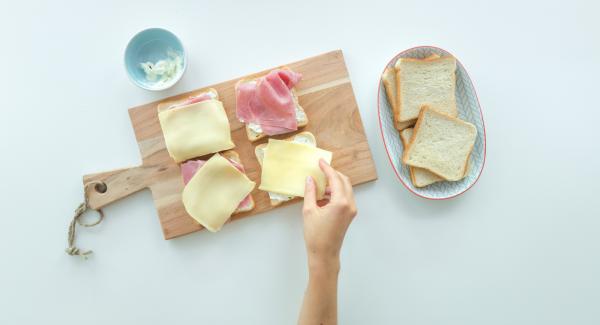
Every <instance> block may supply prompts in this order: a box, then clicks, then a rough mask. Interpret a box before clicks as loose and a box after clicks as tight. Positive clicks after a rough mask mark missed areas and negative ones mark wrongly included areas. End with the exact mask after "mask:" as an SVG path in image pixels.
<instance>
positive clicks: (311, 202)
mask: <svg viewBox="0 0 600 325" xmlns="http://www.w3.org/2000/svg"><path fill="white" fill-rule="evenodd" d="M316 207H317V193H316V188H315V181H314V180H313V178H312V176H307V177H306V184H305V185H304V209H313V208H316Z"/></svg>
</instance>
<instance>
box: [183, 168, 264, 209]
mask: <svg viewBox="0 0 600 325" xmlns="http://www.w3.org/2000/svg"><path fill="white" fill-rule="evenodd" d="M227 160H229V162H230V163H231V164H232V165H233V167H235V168H237V170H239V171H241V172H242V173H244V172H245V171H244V166H242V165H241V164H240V163H238V162H237V161H234V160H231V159H229V158H227ZM205 163H206V160H188V161H186V162H185V163H183V164H182V165H181V176H182V177H183V184H184V185H187V183H189V182H190V179H192V177H194V175H195V174H196V172H197V171H198V169H200V168H201V167H202V166H204V164H205ZM251 200H252V199H251V198H250V194H248V195H247V196H246V197H245V198H244V199H243V200H242V202H240V204H239V205H238V209H242V208H246V207H249V206H250V204H251V202H252V201H251Z"/></svg>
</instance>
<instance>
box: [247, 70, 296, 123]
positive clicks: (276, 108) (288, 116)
mask: <svg viewBox="0 0 600 325" xmlns="http://www.w3.org/2000/svg"><path fill="white" fill-rule="evenodd" d="M301 78H302V75H301V74H299V73H296V72H293V71H291V70H280V69H277V70H273V71H271V72H269V73H268V74H267V75H266V76H264V77H261V78H259V79H258V80H257V81H256V82H254V81H251V82H244V83H241V84H239V85H238V87H237V88H236V113H237V117H238V119H239V120H240V121H242V122H244V123H256V124H258V125H260V127H261V128H262V130H263V132H264V133H265V134H267V135H276V134H282V133H288V132H291V131H295V130H297V129H298V121H297V120H296V104H295V103H294V99H293V95H292V90H291V89H292V88H294V86H295V85H296V84H297V83H298V82H299V81H300V79H301Z"/></svg>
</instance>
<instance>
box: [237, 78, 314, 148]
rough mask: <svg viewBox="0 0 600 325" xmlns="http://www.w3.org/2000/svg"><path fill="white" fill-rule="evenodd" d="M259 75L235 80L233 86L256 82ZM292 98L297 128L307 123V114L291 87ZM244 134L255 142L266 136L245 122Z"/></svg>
mask: <svg viewBox="0 0 600 325" xmlns="http://www.w3.org/2000/svg"><path fill="white" fill-rule="evenodd" d="M280 69H281V70H290V68H288V67H281V68H280ZM261 77H263V76H256V77H254V78H251V79H240V80H239V81H238V82H236V84H235V88H236V89H237V87H238V85H240V84H242V83H246V82H258V79H260V78H261ZM236 93H237V91H236ZM292 99H293V100H294V104H296V121H297V122H298V128H301V127H304V126H306V125H308V116H306V112H305V111H304V108H302V106H300V102H299V101H298V95H297V94H296V90H295V88H292ZM291 132H295V130H294V131H290V133H291ZM246 135H247V136H248V140H250V142H255V141H257V140H260V139H262V138H265V137H267V135H266V134H264V133H263V132H258V130H256V128H253V127H251V126H250V125H249V124H246Z"/></svg>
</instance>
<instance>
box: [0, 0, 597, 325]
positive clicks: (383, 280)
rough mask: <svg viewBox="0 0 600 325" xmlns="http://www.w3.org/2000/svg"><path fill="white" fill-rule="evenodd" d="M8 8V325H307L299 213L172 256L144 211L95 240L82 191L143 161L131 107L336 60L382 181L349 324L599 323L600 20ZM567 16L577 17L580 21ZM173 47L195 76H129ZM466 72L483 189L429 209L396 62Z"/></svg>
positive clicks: (326, 6) (526, 7) (149, 6)
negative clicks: (416, 61)
mask: <svg viewBox="0 0 600 325" xmlns="http://www.w3.org/2000/svg"><path fill="white" fill-rule="evenodd" d="M103 3H104V5H98V4H91V3H87V1H70V2H67V1H39V2H37V3H36V2H33V1H27V0H22V1H13V2H12V3H4V5H3V6H2V7H3V8H2V9H1V10H0V27H1V28H0V36H1V38H0V39H1V41H2V44H1V45H0V46H1V49H2V51H1V55H0V57H1V58H2V67H1V74H2V77H1V78H0V89H2V90H1V92H2V96H1V97H2V106H1V112H2V114H1V118H0V125H1V127H0V139H2V140H0V149H1V152H2V159H0V167H1V170H2V179H1V181H0V194H1V197H2V204H1V206H0V209H1V210H0V212H1V217H0V229H1V231H2V235H1V236H0V238H1V239H0V240H1V244H0V257H1V260H0V323H2V324H52V323H58V321H61V324H80V323H85V324H136V323H137V324H293V323H295V321H296V317H297V314H298V310H299V307H300V302H301V299H302V295H303V292H304V287H305V282H306V276H307V272H306V266H305V252H304V243H303V238H302V222H301V216H300V208H301V206H300V204H295V205H291V206H288V207H285V208H282V209H277V210H275V211H272V212H269V213H265V214H264V215H261V216H258V217H253V218H248V219H244V220H242V221H238V222H235V223H233V224H230V225H227V226H226V227H225V228H224V229H223V231H221V232H220V233H218V234H216V235H215V234H210V233H207V232H200V233H195V234H192V235H189V236H185V237H183V238H180V239H175V240H171V241H165V240H163V239H162V233H161V229H160V226H159V223H158V219H157V215H156V211H155V209H154V206H153V203H152V200H151V196H150V192H149V191H143V192H140V193H138V194H135V195H133V196H131V197H129V198H127V199H125V200H122V201H120V202H118V203H115V204H113V205H111V206H109V207H107V208H106V209H105V211H106V215H107V218H106V220H105V221H104V223H102V224H101V225H100V226H99V227H96V228H93V229H83V230H81V228H80V229H79V230H80V232H79V235H80V236H79V238H78V241H77V243H78V245H80V246H81V247H83V248H92V249H94V250H95V254H94V256H93V257H92V258H91V259H90V260H88V261H83V260H80V259H78V258H74V257H69V256H67V255H66V254H65V253H64V251H63V250H64V248H65V246H66V229H67V224H68V223H69V220H70V218H71V216H72V211H73V209H74V208H75V206H76V205H77V204H78V203H79V202H80V200H81V196H82V188H81V176H82V175H83V174H86V173H90V172H99V171H105V170H110V169H114V168H119V167H127V166H132V165H136V164H138V163H139V162H140V158H139V156H138V149H137V146H136V142H135V139H134V135H133V131H132V128H131V126H130V122H129V118H128V115H127V108H128V107H131V106H134V105H139V104H144V103H146V102H149V101H153V100H156V99H159V98H162V97H165V96H169V95H173V94H177V93H180V92H184V91H187V90H192V89H195V88H198V87H201V86H205V85H210V84H212V83H216V82H219V81H223V80H228V79H231V78H235V77H238V76H241V75H244V74H247V73H251V72H254V71H258V70H261V69H265V68H269V67H272V66H275V65H279V64H284V63H288V62H292V61H295V60H299V59H302V58H305V57H309V56H312V55H316V54H319V53H322V52H326V51H330V50H334V49H338V48H340V49H342V50H343V51H344V55H345V58H346V62H347V65H348V69H349V71H350V76H351V79H352V82H353V85H354V91H355V94H356V99H357V101H358V105H359V107H360V112H361V116H362V119H363V122H364V127H365V130H366V133H367V137H368V140H369V144H370V146H371V150H372V152H373V157H374V159H375V163H376V166H377V172H378V174H379V180H378V181H376V182H373V183H369V184H367V185H362V186H359V187H356V200H357V204H358V210H359V215H358V217H357V219H356V220H355V222H354V223H353V224H352V226H351V228H350V230H349V232H348V234H347V237H346V240H345V243H344V247H343V253H342V271H341V274H340V282H339V317H340V323H341V324H598V323H600V308H598V307H599V305H600V278H599V276H600V236H599V232H600V203H599V202H600V200H599V199H598V198H597V195H598V193H599V192H600V187H599V184H600V174H599V166H600V154H599V153H598V151H599V149H600V145H598V140H600V132H599V129H600V127H599V126H598V121H599V120H600V107H599V106H598V94H599V93H600V90H599V85H600V82H599V78H598V76H599V75H600V41H599V32H600V20H598V14H599V12H600V6H599V5H598V4H597V2H595V3H594V2H593V1H588V2H587V3H586V2H584V1H571V2H569V4H568V5H559V4H556V3H555V1H538V2H527V1H495V2H493V3H488V4H483V2H476V1H473V2H470V3H469V2H464V1H444V2H441V1H440V2H438V3H436V4H434V3H432V2H427V4H425V2H424V1H395V2H392V1H390V2H389V3H380V2H376V1H368V2H363V4H362V5H360V6H354V5H350V3H349V1H338V2H336V3H334V2H327V3H325V2H324V1H314V2H311V1H293V2H291V1H290V2H285V1H271V2H270V3H266V2H263V1H246V2H241V1H240V2H238V3H236V4H234V2H233V1H211V2H208V1H185V2H183V1H182V2H180V3H177V1H114V0H112V1H103ZM565 3H566V2H565ZM153 26H160V27H165V28H167V29H169V30H171V31H173V32H175V33H176V34H177V35H178V36H180V38H181V39H182V41H183V42H184V45H185V47H186V49H187V51H188V54H189V66H188V70H187V72H186V74H185V76H184V78H183V79H182V80H181V82H179V83H178V84H177V85H176V86H175V87H174V88H172V89H170V90H168V91H164V92H160V93H151V92H147V91H145V90H141V89H138V88H136V87H135V86H133V85H132V84H131V83H130V82H129V81H128V79H127V77H126V75H125V71H124V69H123V51H124V48H125V45H126V44H127V41H128V40H129V38H130V37H132V36H133V35H134V34H135V33H136V32H138V31H139V30H141V29H144V28H146V27H153ZM425 44H427V45H437V46H439V47H442V48H445V49H447V50H449V51H451V52H452V53H454V54H455V55H456V56H457V57H458V58H459V59H460V60H461V62H462V63H463V64H464V65H465V66H466V68H467V70H468V71H469V73H470V76H471V78H472V79H473V82H474V84H475V86H476V89H477V91H478V94H479V99H480V101H481V106H482V108H483V113H484V118H485V122H486V126H487V144H488V147H487V163H486V166H485V169H484V171H483V175H482V176H481V178H480V180H479V182H478V183H477V184H476V185H475V186H474V187H473V188H472V189H471V190H470V191H469V192H467V193H466V194H465V195H463V196H460V197H458V198H456V199H453V200H449V201H443V202H433V201H427V200H424V199H421V198H418V197H416V196H414V195H413V194H411V193H409V192H408V191H407V190H406V189H405V188H404V187H403V186H402V185H401V184H400V182H399V181H398V180H397V179H396V177H395V175H394V173H393V171H392V169H391V167H390V164H389V162H388V159H387V157H386V156H385V151H384V147H383V144H382V141H381V138H380V134H379V127H378V123H377V113H376V110H377V86H378V80H379V76H380V73H381V71H382V69H383V67H384V65H385V64H386V62H387V61H388V60H389V59H390V58H391V57H393V56H394V55H395V54H396V53H398V52H400V51H402V50H404V49H406V48H409V47H413V46H416V45H425Z"/></svg>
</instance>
